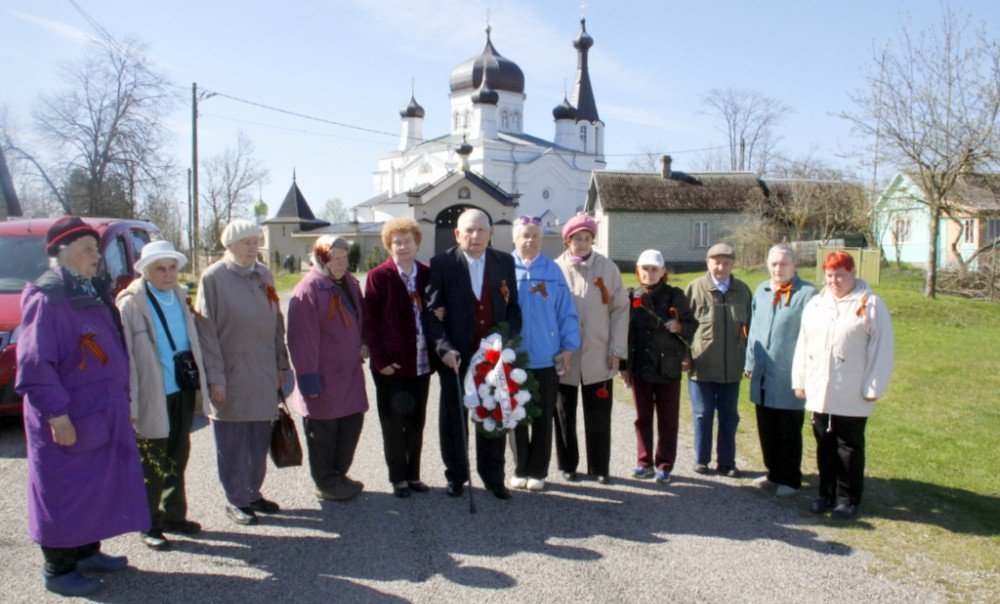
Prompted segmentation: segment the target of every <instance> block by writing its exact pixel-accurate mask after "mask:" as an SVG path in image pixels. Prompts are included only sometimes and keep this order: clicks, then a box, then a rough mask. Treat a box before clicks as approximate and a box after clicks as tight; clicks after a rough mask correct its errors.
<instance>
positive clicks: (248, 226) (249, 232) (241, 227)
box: [219, 218, 260, 247]
mask: <svg viewBox="0 0 1000 604" xmlns="http://www.w3.org/2000/svg"><path fill="white" fill-rule="evenodd" d="M247 237H260V227H259V226H257V225H256V224H255V223H253V222H250V221H249V220H247V219H246V218H236V219H234V220H233V221H232V222H230V223H229V224H227V225H226V228H225V229H223V231H222V236H221V237H219V239H220V240H221V241H222V247H229V246H230V245H232V244H233V243H235V242H237V241H239V240H240V239H246V238H247Z"/></svg>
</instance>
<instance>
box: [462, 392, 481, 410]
mask: <svg viewBox="0 0 1000 604" xmlns="http://www.w3.org/2000/svg"><path fill="white" fill-rule="evenodd" d="M465 406H466V408H468V409H475V408H476V407H478V406H479V401H478V400H477V399H476V397H474V396H471V395H468V396H466V397H465Z"/></svg>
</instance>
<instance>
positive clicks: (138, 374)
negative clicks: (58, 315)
mask: <svg viewBox="0 0 1000 604" xmlns="http://www.w3.org/2000/svg"><path fill="white" fill-rule="evenodd" d="M186 264H187V258H185V257H184V254H181V253H180V252H178V251H176V250H175V249H174V246H173V244H172V243H170V242H169V241H154V242H152V243H149V244H147V245H146V246H145V247H143V248H142V254H141V256H140V257H139V260H138V261H137V262H136V263H135V268H136V270H137V271H139V272H140V273H141V274H142V277H140V278H139V279H136V280H135V281H133V282H132V284H131V285H129V287H128V288H127V289H125V290H124V291H122V292H121V293H120V294H118V300H117V305H118V310H119V311H120V312H121V316H122V327H123V329H124V334H125V343H126V344H127V345H128V353H129V360H130V375H129V385H130V390H131V395H132V404H131V407H132V412H131V413H132V426H133V427H134V428H135V432H136V437H137V438H138V439H139V442H140V444H142V447H143V450H144V455H143V456H142V458H143V459H142V461H143V474H144V475H145V479H146V493H147V496H148V500H149V512H150V516H151V517H152V521H153V523H152V526H151V527H150V529H149V530H148V531H146V532H144V533H142V534H141V535H142V541H143V543H145V544H146V545H147V546H148V547H150V548H152V549H166V548H167V547H169V546H170V542H169V541H167V538H166V537H165V536H164V535H163V532H164V531H167V532H177V533H183V534H188V535H190V534H194V533H197V532H199V531H200V530H201V525H200V524H198V523H197V522H194V521H191V520H188V519H187V518H186V516H187V498H186V497H185V494H184V470H185V468H186V467H187V462H188V456H189V454H190V452H191V438H190V433H191V422H192V420H193V418H194V410H195V406H196V404H197V403H198V402H200V403H201V405H202V410H203V411H204V405H205V403H207V401H208V384H207V383H206V382H205V374H204V373H201V375H200V379H199V384H198V388H197V390H192V389H186V388H185V387H184V384H180V383H178V380H177V375H176V372H175V367H174V354H175V352H181V351H190V352H191V354H192V355H193V357H194V360H195V363H196V364H197V365H198V366H199V367H201V366H202V365H203V362H202V357H201V346H200V345H199V343H198V332H197V331H196V329H195V323H194V314H193V313H192V312H191V310H190V309H189V308H188V306H187V303H186V300H187V291H186V290H185V289H184V288H182V287H181V286H180V285H178V283H177V271H178V270H180V269H181V268H183V267H184V266H185V265H186ZM157 306H158V307H159V312H157ZM161 316H162V319H161ZM167 330H169V331H167ZM168 334H169V337H168ZM199 395H200V399H201V400H200V401H199V400H198V399H199Z"/></svg>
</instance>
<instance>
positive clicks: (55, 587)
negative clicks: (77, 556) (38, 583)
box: [44, 570, 102, 596]
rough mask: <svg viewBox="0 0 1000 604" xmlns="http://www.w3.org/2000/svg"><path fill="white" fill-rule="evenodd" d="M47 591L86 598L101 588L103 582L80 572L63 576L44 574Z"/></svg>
mask: <svg viewBox="0 0 1000 604" xmlns="http://www.w3.org/2000/svg"><path fill="white" fill-rule="evenodd" d="M44 575H45V589H47V590H49V591H51V592H53V593H57V594H59V595H61V596H85V595H87V594H92V593H94V592H95V591H97V590H99V589H100V588H101V585H102V583H101V580H100V579H95V578H93V577H87V576H84V575H81V574H80V572H79V571H76V570H74V571H72V572H68V573H66V574H63V575H53V574H51V573H48V572H46V573H44Z"/></svg>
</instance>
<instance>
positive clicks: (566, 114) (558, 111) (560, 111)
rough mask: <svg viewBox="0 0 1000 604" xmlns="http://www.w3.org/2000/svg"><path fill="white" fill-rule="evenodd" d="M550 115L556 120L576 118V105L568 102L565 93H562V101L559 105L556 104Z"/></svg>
mask: <svg viewBox="0 0 1000 604" xmlns="http://www.w3.org/2000/svg"><path fill="white" fill-rule="evenodd" d="M552 117H554V118H555V119H557V120H575V119H576V107H574V106H573V105H570V104H569V99H567V98H566V95H565V94H564V95H563V102H562V104H561V105H556V108H555V109H553V110H552Z"/></svg>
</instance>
